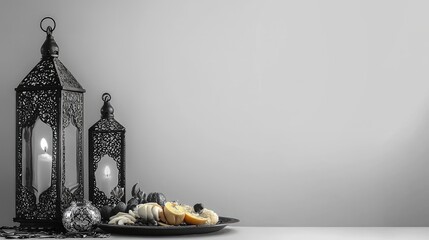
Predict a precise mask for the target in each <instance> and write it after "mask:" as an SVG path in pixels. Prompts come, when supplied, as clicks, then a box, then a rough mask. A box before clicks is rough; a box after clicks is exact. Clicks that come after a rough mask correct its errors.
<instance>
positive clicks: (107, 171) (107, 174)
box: [104, 166, 110, 177]
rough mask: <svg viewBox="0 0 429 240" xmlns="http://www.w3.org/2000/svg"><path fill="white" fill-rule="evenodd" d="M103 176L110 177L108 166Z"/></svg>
mask: <svg viewBox="0 0 429 240" xmlns="http://www.w3.org/2000/svg"><path fill="white" fill-rule="evenodd" d="M104 175H106V177H110V168H109V166H106V167H105V168H104Z"/></svg>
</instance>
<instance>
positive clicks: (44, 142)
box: [40, 138, 48, 152]
mask: <svg viewBox="0 0 429 240" xmlns="http://www.w3.org/2000/svg"><path fill="white" fill-rule="evenodd" d="M40 147H42V149H43V150H44V151H45V152H46V151H48V142H47V141H46V139H45V138H42V140H40Z"/></svg>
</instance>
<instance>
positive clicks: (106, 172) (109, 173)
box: [95, 155, 118, 198]
mask: <svg viewBox="0 0 429 240" xmlns="http://www.w3.org/2000/svg"><path fill="white" fill-rule="evenodd" d="M95 181H96V184H97V187H98V189H99V190H100V191H102V192H104V194H106V196H107V197H108V198H109V197H110V192H111V191H112V189H113V188H114V187H116V186H117V185H118V168H117V167H116V162H115V160H113V158H111V157H109V156H108V155H105V156H103V157H102V158H101V160H100V161H99V162H98V167H97V170H96V171H95Z"/></svg>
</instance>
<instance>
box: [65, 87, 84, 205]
mask: <svg viewBox="0 0 429 240" xmlns="http://www.w3.org/2000/svg"><path fill="white" fill-rule="evenodd" d="M62 103H63V107H62V146H63V150H62V161H61V164H62V174H61V176H62V179H61V188H62V196H61V197H62V198H61V210H62V211H64V209H66V208H67V207H68V206H69V205H70V203H71V202H72V201H77V200H82V199H83V194H84V189H83V93H80V92H70V91H63V92H62ZM70 124H72V125H73V126H75V127H76V128H77V139H76V153H77V155H76V164H77V166H76V167H77V180H78V187H77V189H75V190H74V191H72V190H71V189H68V188H67V187H66V186H65V183H66V156H65V152H66V149H65V146H66V131H65V129H66V128H67V127H68V126H69V125H70Z"/></svg>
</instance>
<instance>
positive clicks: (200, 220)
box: [185, 212, 207, 225]
mask: <svg viewBox="0 0 429 240" xmlns="http://www.w3.org/2000/svg"><path fill="white" fill-rule="evenodd" d="M185 223H187V224H193V225H202V224H206V223H207V218H204V217H200V216H198V215H194V214H192V213H190V212H185Z"/></svg>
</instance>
